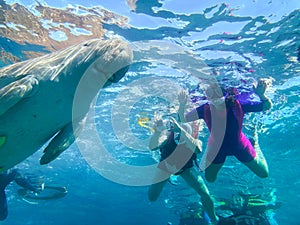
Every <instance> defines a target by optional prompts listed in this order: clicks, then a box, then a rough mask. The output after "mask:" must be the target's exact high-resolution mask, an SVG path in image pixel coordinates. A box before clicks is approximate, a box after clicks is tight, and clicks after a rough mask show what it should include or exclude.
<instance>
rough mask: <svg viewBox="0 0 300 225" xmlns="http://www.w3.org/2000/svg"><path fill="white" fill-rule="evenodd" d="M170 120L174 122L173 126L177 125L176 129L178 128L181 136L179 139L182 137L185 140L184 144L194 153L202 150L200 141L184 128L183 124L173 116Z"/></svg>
mask: <svg viewBox="0 0 300 225" xmlns="http://www.w3.org/2000/svg"><path fill="white" fill-rule="evenodd" d="M170 120H171V122H172V123H174V124H175V126H176V127H177V129H179V130H180V132H181V136H180V139H181V138H182V139H184V140H185V142H186V143H185V144H186V146H187V147H188V148H189V149H191V150H193V151H194V152H195V153H196V154H198V153H200V152H202V142H201V141H200V140H199V139H197V138H194V137H193V136H192V135H191V134H190V133H189V132H188V131H187V130H186V129H185V126H186V125H185V124H182V125H180V124H179V123H178V122H177V121H176V120H175V119H174V118H170Z"/></svg>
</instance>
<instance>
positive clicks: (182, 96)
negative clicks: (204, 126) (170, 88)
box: [178, 91, 188, 123]
mask: <svg viewBox="0 0 300 225" xmlns="http://www.w3.org/2000/svg"><path fill="white" fill-rule="evenodd" d="M187 101H188V94H187V92H186V91H181V92H179V94H178V102H179V109H178V115H179V119H180V121H179V122H182V123H185V122H186V120H185V117H184V111H185V106H186V104H187Z"/></svg>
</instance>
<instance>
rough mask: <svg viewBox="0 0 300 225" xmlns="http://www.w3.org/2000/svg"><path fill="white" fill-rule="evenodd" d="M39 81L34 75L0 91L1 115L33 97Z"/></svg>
mask: <svg viewBox="0 0 300 225" xmlns="http://www.w3.org/2000/svg"><path fill="white" fill-rule="evenodd" d="M38 83H39V82H38V80H37V79H36V78H34V77H33V76H32V75H28V76H26V77H23V78H22V79H20V80H17V81H14V82H12V83H10V84H8V85H6V86H4V87H3V88H1V89H0V102H1V104H0V115H2V114H4V113H5V112H6V111H7V110H8V109H10V108H11V107H12V106H14V105H15V104H16V103H18V102H19V101H20V100H21V99H22V98H24V97H27V96H30V95H33V94H34V93H35V91H36V90H37V86H38Z"/></svg>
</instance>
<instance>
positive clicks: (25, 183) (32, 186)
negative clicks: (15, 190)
mask: <svg viewBox="0 0 300 225" xmlns="http://www.w3.org/2000/svg"><path fill="white" fill-rule="evenodd" d="M15 182H16V183H17V184H18V185H20V186H21V187H23V188H25V189H28V190H30V191H34V192H39V191H40V190H41V184H38V183H35V182H34V181H33V180H31V179H30V178H28V177H26V176H23V175H21V173H19V172H17V174H16V178H15Z"/></svg>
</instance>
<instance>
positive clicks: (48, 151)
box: [40, 119, 85, 165]
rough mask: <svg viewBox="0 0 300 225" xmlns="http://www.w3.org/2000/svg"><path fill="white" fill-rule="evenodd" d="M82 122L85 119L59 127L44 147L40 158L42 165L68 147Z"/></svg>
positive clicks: (80, 127)
mask: <svg viewBox="0 0 300 225" xmlns="http://www.w3.org/2000/svg"><path fill="white" fill-rule="evenodd" d="M84 122H85V119H84V120H82V121H80V122H79V123H77V124H75V123H74V122H73V123H72V122H71V123H69V124H67V125H66V126H65V127H64V128H63V129H61V130H60V131H59V132H58V133H57V134H56V135H55V137H54V138H53V139H52V140H51V141H50V143H49V144H48V146H47V147H46V148H45V150H44V155H43V156H42V158H41V159H40V164H41V165H44V164H47V163H49V162H51V161H53V160H54V159H56V158H57V157H58V156H59V155H60V154H61V153H62V152H63V151H65V150H66V149H67V148H68V147H70V145H71V144H73V142H74V141H75V138H76V136H77V134H78V133H79V132H80V131H81V129H82V127H83V124H84ZM74 125H75V126H74Z"/></svg>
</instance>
